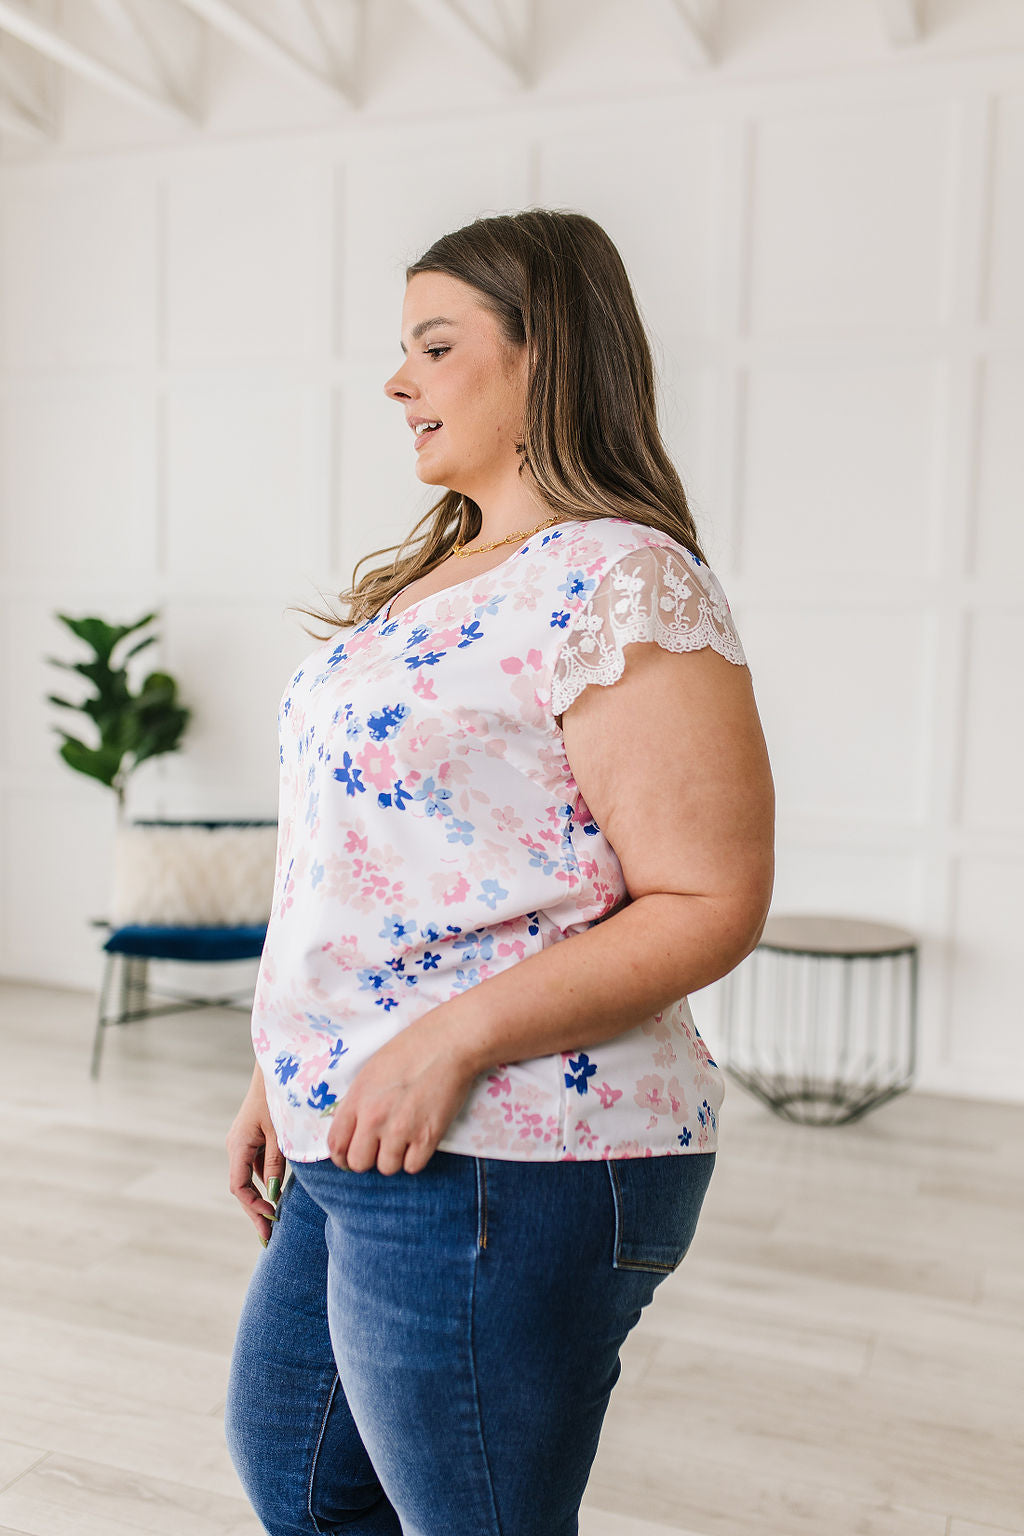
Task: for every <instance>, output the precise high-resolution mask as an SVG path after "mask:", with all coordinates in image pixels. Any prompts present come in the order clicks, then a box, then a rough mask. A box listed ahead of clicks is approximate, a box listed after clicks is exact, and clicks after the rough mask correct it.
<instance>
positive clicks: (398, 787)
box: [377, 779, 422, 811]
mask: <svg viewBox="0 0 1024 1536" xmlns="http://www.w3.org/2000/svg"><path fill="white" fill-rule="evenodd" d="M418 794H422V791H419V792H418ZM416 798H417V795H416V794H414V793H413V791H412V790H411V789H403V788H402V781H401V779H396V780H395V787H394V789H393V790H392V791H391V793H390V794H389V793H388V791H387V790H386V789H382V790H381V792H380V794H379V795H378V796H377V804H378V805H379V806H380V808H381V810H382V811H386V810H388V809H391V810H393V811H404V810H405V802H406V801H407V800H415V799H416Z"/></svg>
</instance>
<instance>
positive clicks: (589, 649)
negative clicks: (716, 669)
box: [551, 545, 747, 719]
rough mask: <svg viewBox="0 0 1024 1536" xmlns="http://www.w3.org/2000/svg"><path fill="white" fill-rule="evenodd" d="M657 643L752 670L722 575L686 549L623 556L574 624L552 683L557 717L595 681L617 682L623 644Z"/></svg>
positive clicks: (644, 550) (652, 549) (650, 547)
mask: <svg viewBox="0 0 1024 1536" xmlns="http://www.w3.org/2000/svg"><path fill="white" fill-rule="evenodd" d="M631 640H653V641H654V643H655V644H656V645H660V646H661V647H662V648H663V649H664V650H666V651H697V650H700V649H701V648H702V647H703V646H705V645H710V646H711V647H712V649H713V650H716V651H718V653H719V654H720V655H721V656H724V657H725V658H726V660H727V661H732V662H735V663H736V664H737V666H746V665H747V659H746V656H745V655H744V654H743V647H742V645H741V644H740V637H739V635H738V634H737V632H736V626H735V623H734V621H733V617H732V613H731V611H730V608H729V604H728V601H727V600H726V596H725V593H724V592H723V591H722V588H721V585H720V583H719V581H718V579H717V577H716V576H715V575H714V574H713V572H712V571H711V570H709V568H708V567H707V566H706V565H701V564H698V563H697V561H696V559H695V558H694V557H693V556H692V555H690V554H689V553H688V552H686V551H684V550H682V549H672V548H666V547H664V546H660V545H646V546H645V547H644V548H642V549H637V550H634V551H633V552H632V554H629V555H623V556H621V558H620V559H618V560H617V561H616V562H615V564H614V565H613V566H611V567H610V568H609V569H608V570H607V571H606V572H605V574H604V577H603V578H602V580H601V582H600V584H599V586H598V587H597V589H596V591H595V592H594V593H593V594H592V595H591V597H590V599H589V601H588V602H587V603H585V604H584V606H583V607H582V608H580V609H579V610H578V611H577V612H576V613H575V614H574V615H573V617H572V618H571V619H570V621H569V625H568V628H567V629H566V634H565V641H564V643H563V645H562V649H561V650H560V651H559V653H558V658H557V660H556V662H555V666H554V670H553V672H552V678H551V713H552V715H553V716H554V717H555V718H556V719H557V718H558V717H559V716H560V715H561V714H562V713H563V712H564V711H565V710H566V709H568V707H569V705H570V704H571V703H572V701H573V699H575V698H577V697H578V696H579V695H580V694H581V693H582V692H583V690H584V688H586V687H587V685H588V683H601V684H605V685H607V684H609V683H614V682H617V680H618V679H619V678H620V677H621V676H622V673H623V671H624V669H625V665H626V658H625V655H624V654H623V649H622V648H623V646H624V645H628V644H629V642H630V641H631Z"/></svg>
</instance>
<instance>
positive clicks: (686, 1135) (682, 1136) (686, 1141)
mask: <svg viewBox="0 0 1024 1536" xmlns="http://www.w3.org/2000/svg"><path fill="white" fill-rule="evenodd" d="M676 1140H677V1141H678V1143H679V1145H680V1146H681V1147H688V1146H689V1145H690V1142H691V1141H692V1140H693V1137H692V1136H691V1134H690V1127H689V1126H688V1125H684V1126H683V1128H682V1130H681V1131H680V1132H679V1135H678V1136H677V1137H676Z"/></svg>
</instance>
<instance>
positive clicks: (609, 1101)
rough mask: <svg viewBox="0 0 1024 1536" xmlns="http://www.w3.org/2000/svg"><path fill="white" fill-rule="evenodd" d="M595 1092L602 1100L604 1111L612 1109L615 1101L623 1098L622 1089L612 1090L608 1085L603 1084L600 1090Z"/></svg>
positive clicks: (597, 1089) (596, 1089)
mask: <svg viewBox="0 0 1024 1536" xmlns="http://www.w3.org/2000/svg"><path fill="white" fill-rule="evenodd" d="M594 1092H595V1093H596V1094H597V1096H598V1098H599V1099H600V1100H601V1108H602V1109H611V1107H612V1105H613V1104H614V1103H615V1100H616V1099H621V1098H622V1089H621V1088H610V1087H609V1086H608V1084H607V1083H602V1084H601V1086H600V1088H595V1089H594Z"/></svg>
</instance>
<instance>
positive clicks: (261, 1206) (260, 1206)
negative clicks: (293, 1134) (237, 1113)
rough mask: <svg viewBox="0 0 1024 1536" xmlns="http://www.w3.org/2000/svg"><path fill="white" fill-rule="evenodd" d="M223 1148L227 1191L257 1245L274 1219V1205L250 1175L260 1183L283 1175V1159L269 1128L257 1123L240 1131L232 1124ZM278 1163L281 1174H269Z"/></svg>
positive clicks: (266, 1235) (263, 1240) (266, 1239)
mask: <svg viewBox="0 0 1024 1536" xmlns="http://www.w3.org/2000/svg"><path fill="white" fill-rule="evenodd" d="M271 1141H272V1142H273V1146H272V1147H271ZM227 1148H228V1189H229V1190H230V1192H231V1194H233V1195H234V1197H235V1199H236V1200H237V1201H238V1203H239V1205H241V1207H242V1209H243V1210H244V1211H245V1214H246V1215H247V1216H248V1217H249V1220H250V1221H251V1222H252V1224H253V1226H254V1227H255V1228H256V1231H257V1233H258V1234H259V1237H260V1240H261V1242H263V1243H264V1244H266V1243H267V1242H268V1241H269V1239H270V1233H271V1231H272V1225H271V1223H272V1222H273V1220H274V1219H275V1213H274V1206H273V1202H272V1201H270V1200H268V1199H267V1198H266V1196H265V1195H262V1194H260V1191H259V1190H258V1189H257V1188H256V1185H255V1184H254V1183H253V1174H254V1173H255V1174H256V1175H257V1177H259V1178H261V1179H262V1180H263V1181H264V1182H266V1181H267V1180H269V1179H270V1178H272V1177H278V1178H280V1177H281V1176H282V1175H283V1172H284V1159H283V1158H282V1157H281V1153H280V1151H279V1150H278V1146H277V1138H276V1136H274V1131H273V1128H272V1127H271V1128H270V1129H269V1132H268V1131H267V1129H266V1128H265V1127H264V1126H262V1125H260V1124H258V1123H257V1124H255V1125H250V1126H249V1127H248V1128H245V1129H243V1128H242V1127H240V1126H239V1125H238V1123H237V1122H236V1123H235V1125H233V1126H232V1128H231V1130H230V1131H229V1133H228V1138H227ZM278 1163H280V1165H281V1173H280V1174H272V1173H271V1172H270V1171H269V1165H271V1164H273V1166H275V1167H276V1166H277V1164H278Z"/></svg>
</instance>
